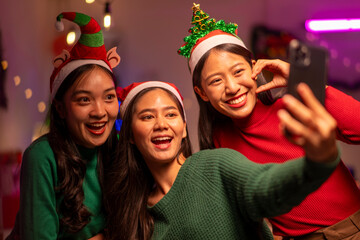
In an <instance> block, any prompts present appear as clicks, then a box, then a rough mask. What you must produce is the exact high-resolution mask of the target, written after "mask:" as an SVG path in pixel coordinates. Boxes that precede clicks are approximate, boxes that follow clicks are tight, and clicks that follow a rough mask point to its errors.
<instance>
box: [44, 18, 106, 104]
mask: <svg viewBox="0 0 360 240" xmlns="http://www.w3.org/2000/svg"><path fill="white" fill-rule="evenodd" d="M63 18H64V19H67V20H69V21H72V22H75V23H76V24H78V25H79V27H80V29H81V36H80V38H79V40H78V42H77V43H76V44H75V45H74V47H73V48H72V49H71V51H70V53H69V52H68V51H66V50H63V53H62V54H61V55H59V56H57V57H56V58H55V59H54V66H55V68H54V70H53V73H52V75H51V77H50V92H51V100H53V99H54V97H55V95H56V92H57V90H58V89H59V87H60V85H61V84H62V82H63V81H64V79H65V78H66V77H67V76H68V75H69V74H70V73H71V72H72V71H73V70H75V69H76V68H78V67H80V66H83V65H86V64H97V65H100V66H102V67H105V68H106V69H108V70H110V71H111V72H112V67H111V64H110V63H109V61H108V58H107V52H106V49H105V45H104V38H103V34H102V31H101V27H100V25H99V24H98V23H97V22H96V20H95V19H94V18H92V17H90V16H87V15H85V14H82V13H77V12H63V13H61V14H59V15H58V16H57V18H56V20H57V22H56V28H57V30H59V31H63V29H64V24H63V23H62V22H61V19H63Z"/></svg>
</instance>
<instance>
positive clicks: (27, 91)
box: [25, 88, 32, 99]
mask: <svg viewBox="0 0 360 240" xmlns="http://www.w3.org/2000/svg"><path fill="white" fill-rule="evenodd" d="M31 97H32V90H31V89H30V88H27V89H25V98H26V99H30V98H31Z"/></svg>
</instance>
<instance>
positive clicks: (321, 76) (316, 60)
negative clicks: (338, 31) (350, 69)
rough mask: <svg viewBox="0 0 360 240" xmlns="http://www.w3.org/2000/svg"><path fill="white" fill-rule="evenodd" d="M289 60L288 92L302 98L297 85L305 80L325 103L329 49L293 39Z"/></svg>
mask: <svg viewBox="0 0 360 240" xmlns="http://www.w3.org/2000/svg"><path fill="white" fill-rule="evenodd" d="M289 62H290V73H289V80H288V93H289V94H291V95H293V96H295V97H296V98H298V99H299V100H301V99H300V97H299V95H298V93H297V91H296V87H297V85H298V84H299V83H300V82H304V83H306V84H307V85H309V87H310V88H311V90H312V91H313V93H314V95H315V96H316V98H317V99H318V100H319V101H320V102H321V103H322V104H324V102H325V85H326V81H327V62H328V52H327V50H326V49H325V48H322V47H315V46H310V45H307V44H304V43H301V42H299V41H298V40H292V41H291V42H290V45H289Z"/></svg>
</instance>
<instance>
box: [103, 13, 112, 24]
mask: <svg viewBox="0 0 360 240" xmlns="http://www.w3.org/2000/svg"><path fill="white" fill-rule="evenodd" d="M110 26H111V15H110V13H107V14H105V16H104V27H105V28H110Z"/></svg>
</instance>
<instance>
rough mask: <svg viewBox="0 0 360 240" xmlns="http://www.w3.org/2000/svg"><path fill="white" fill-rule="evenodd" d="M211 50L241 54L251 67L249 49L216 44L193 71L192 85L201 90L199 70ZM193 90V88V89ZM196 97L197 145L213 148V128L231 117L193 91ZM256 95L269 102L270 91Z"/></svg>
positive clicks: (270, 99) (262, 81)
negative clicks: (197, 110)
mask: <svg viewBox="0 0 360 240" xmlns="http://www.w3.org/2000/svg"><path fill="white" fill-rule="evenodd" d="M212 50H215V51H216V50H217V51H226V52H230V53H234V54H237V55H240V56H242V57H243V58H244V59H245V60H246V61H247V62H248V63H249V65H250V67H252V59H253V57H252V54H251V52H250V51H249V50H247V49H245V48H243V47H241V46H239V45H236V44H231V43H225V44H221V45H218V46H216V47H214V48H212V49H210V50H209V51H207V52H206V53H205V54H204V55H203V56H202V57H201V58H200V60H199V62H198V63H197V65H196V67H195V69H194V73H193V78H192V81H193V87H195V86H196V87H198V88H199V89H201V90H202V86H201V71H202V69H203V67H204V64H205V61H206V60H207V59H208V57H209V55H210V53H211V51H212ZM264 83H265V80H264V79H261V80H258V85H260V84H264ZM194 92H195V90H194ZM195 96H196V99H197V101H198V104H199V108H200V113H199V121H198V138H199V146H200V149H201V150H202V149H213V148H215V145H214V141H213V130H214V127H216V126H217V125H219V124H226V123H228V122H231V118H229V117H227V116H225V115H223V114H221V113H219V112H218V111H217V110H216V109H215V108H214V107H213V106H212V105H211V103H210V102H205V101H204V100H202V98H201V97H200V96H199V95H198V94H197V93H196V92H195ZM257 97H258V98H259V99H260V101H262V102H263V103H264V104H271V103H272V98H271V93H270V91H266V92H264V93H262V94H258V95H257Z"/></svg>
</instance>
